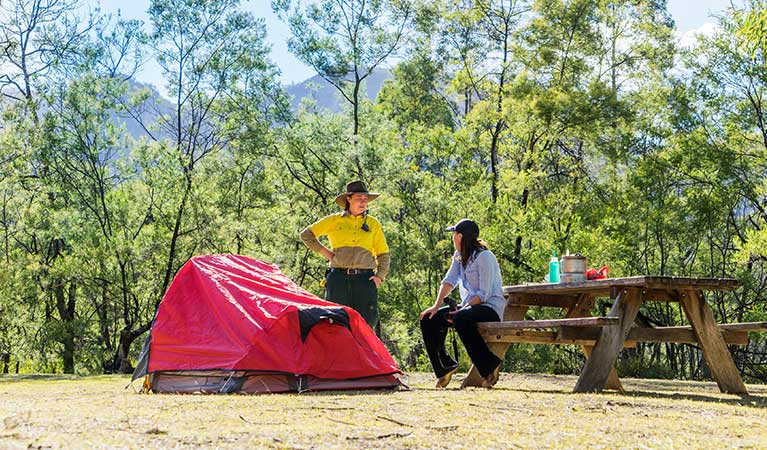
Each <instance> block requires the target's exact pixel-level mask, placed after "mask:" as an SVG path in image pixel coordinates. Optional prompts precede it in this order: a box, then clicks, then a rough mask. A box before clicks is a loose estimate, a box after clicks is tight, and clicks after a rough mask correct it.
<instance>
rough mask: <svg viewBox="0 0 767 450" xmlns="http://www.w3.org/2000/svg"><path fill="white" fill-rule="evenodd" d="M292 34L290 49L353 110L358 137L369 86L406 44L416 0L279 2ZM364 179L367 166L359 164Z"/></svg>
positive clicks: (276, 6) (277, 5) (275, 1)
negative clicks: (366, 84) (370, 79)
mask: <svg viewBox="0 0 767 450" xmlns="http://www.w3.org/2000/svg"><path fill="white" fill-rule="evenodd" d="M272 8H273V9H274V11H275V12H276V13H278V14H279V15H280V17H281V18H282V19H283V20H286V21H287V23H288V25H289V26H290V30H291V38H290V40H289V41H288V48H289V49H290V51H291V52H293V53H294V54H295V55H296V56H297V57H298V59H300V60H301V61H303V62H304V63H306V64H308V65H309V66H311V67H312V68H313V69H314V70H315V71H316V72H317V74H318V75H319V76H321V77H322V78H323V79H324V80H325V81H327V82H328V83H330V84H331V85H332V86H333V87H335V88H336V90H337V91H338V92H339V93H340V94H341V96H342V97H343V98H344V99H345V100H346V101H347V102H348V103H349V105H350V106H351V108H352V134H353V137H352V138H353V139H354V140H355V141H356V139H357V136H358V135H359V132H360V124H361V117H360V111H361V103H362V100H363V99H364V95H363V93H362V92H361V90H362V86H363V82H364V81H365V80H366V79H367V78H368V77H369V76H370V75H371V74H372V73H373V71H374V70H375V69H376V68H378V67H380V66H381V65H382V64H383V63H385V62H386V61H387V60H388V59H390V58H391V57H392V56H394V55H395V54H396V52H397V50H398V49H399V48H400V47H401V46H402V45H403V42H404V41H405V40H406V36H407V31H408V27H409V24H410V22H411V20H412V15H413V8H414V6H413V2H412V1H411V0H394V1H391V0H321V1H320V2H318V3H314V2H308V5H305V6H304V5H302V2H300V1H291V0H273V1H272ZM357 171H358V175H359V176H360V177H362V174H363V172H364V171H363V167H361V166H360V165H359V163H358V167H357Z"/></svg>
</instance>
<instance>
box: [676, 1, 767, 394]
mask: <svg viewBox="0 0 767 450" xmlns="http://www.w3.org/2000/svg"><path fill="white" fill-rule="evenodd" d="M753 4H757V2H754V3H753ZM746 11H748V10H746ZM742 13H743V11H740V12H738V11H730V12H729V13H728V14H727V15H725V16H724V17H722V19H721V20H720V22H719V27H720V29H719V30H718V31H717V32H716V33H714V34H713V35H711V36H701V37H699V40H698V42H697V43H696V44H695V45H694V47H693V48H691V49H690V51H689V52H687V53H686V54H685V59H684V60H685V67H686V72H685V74H684V75H685V77H684V81H685V84H684V85H683V86H682V87H680V88H679V94H678V95H677V96H676V99H675V100H676V104H677V105H678V107H677V108H676V112H677V114H676V116H675V117H674V119H675V121H674V122H673V125H674V127H675V131H676V133H674V135H673V138H674V139H673V143H674V151H673V152H669V153H670V154H669V155H668V156H667V157H666V160H668V161H672V162H673V164H674V171H675V174H678V175H677V176H676V177H675V178H677V179H679V180H680V181H679V185H680V186H679V187H678V188H677V192H678V191H680V190H681V191H682V192H683V193H684V197H685V198H686V199H687V202H688V203H689V205H690V206H689V208H690V210H691V214H689V215H688V217H690V219H689V220H688V221H690V222H692V221H695V222H697V225H698V227H697V229H698V230H699V231H700V233H699V234H698V236H699V237H698V242H699V244H698V245H696V246H694V247H692V248H691V250H693V251H690V252H689V254H688V255H685V256H686V257H687V259H688V260H691V261H694V263H695V266H696V267H695V268H696V271H700V272H703V273H705V274H707V275H712V276H738V278H740V279H741V281H742V282H743V285H744V286H743V289H742V290H739V291H736V293H735V294H734V295H731V296H722V297H717V298H716V299H715V305H716V307H715V308H714V311H715V314H716V315H717V316H718V317H719V318H720V320H721V321H725V322H727V321H733V320H749V321H759V320H763V319H764V303H765V292H767V270H766V268H767V264H765V263H766V262H767V252H765V250H764V248H765V243H766V242H767V234H766V233H765V231H764V230H765V229H766V228H765V227H767V200H765V192H767V182H765V175H766V174H767V111H766V110H765V107H764V104H765V98H767V69H765V67H766V66H765V64H766V61H765V53H764V51H763V48H761V44H760V43H759V40H758V39H754V41H753V43H752V44H750V45H749V44H748V43H747V42H744V41H743V37H742V35H739V34H738V31H739V30H742V29H743V27H744V23H748V22H744V21H743V20H744V19H743V17H744V16H743V15H742ZM752 13H753V14H758V11H757V10H753V11H752ZM677 195H678V194H677ZM765 345H767V343H765V341H764V339H761V338H755V339H753V340H751V342H750V343H749V346H747V347H746V348H745V349H742V350H740V351H739V352H738V353H737V354H736V363H737V364H738V366H739V367H740V368H741V370H743V372H744V373H745V374H746V375H748V376H750V377H753V378H754V379H760V380H764V379H765V378H767V374H765V372H764V370H763V369H762V367H763V365H764V363H765V358H764V356H763V355H764V354H765V352H764V349H765ZM696 356H697V358H698V359H700V355H699V354H696Z"/></svg>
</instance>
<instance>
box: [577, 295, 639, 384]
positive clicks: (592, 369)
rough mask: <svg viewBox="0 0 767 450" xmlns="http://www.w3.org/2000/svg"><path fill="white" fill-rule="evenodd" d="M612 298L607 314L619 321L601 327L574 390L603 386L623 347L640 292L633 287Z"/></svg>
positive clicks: (635, 311) (635, 312) (634, 315)
mask: <svg viewBox="0 0 767 450" xmlns="http://www.w3.org/2000/svg"><path fill="white" fill-rule="evenodd" d="M611 297H613V300H614V301H613V307H612V309H611V310H610V313H609V314H608V316H609V317H618V318H619V319H620V322H619V323H618V325H608V326H604V327H602V333H601V334H600V336H599V339H597V342H596V344H595V345H594V349H593V350H592V352H591V355H590V356H589V357H588V359H587V360H586V364H584V366H583V370H581V375H580V376H579V377H578V382H577V383H576V384H575V389H574V391H575V392H600V391H602V390H603V389H604V388H605V386H606V385H607V380H608V378H609V376H610V371H611V370H612V369H613V366H614V365H615V361H616V360H617V359H618V354H619V353H620V351H621V350H623V343H624V342H625V341H626V334H627V333H628V331H629V328H631V325H632V324H633V323H634V319H635V318H636V315H637V313H638V312H639V306H640V305H641V304H642V292H641V290H640V289H636V288H626V289H623V290H620V291H618V292H617V295H612V296H611Z"/></svg>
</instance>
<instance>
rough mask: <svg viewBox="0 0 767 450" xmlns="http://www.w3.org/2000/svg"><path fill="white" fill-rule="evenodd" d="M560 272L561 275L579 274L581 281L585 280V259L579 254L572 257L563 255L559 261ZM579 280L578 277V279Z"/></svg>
mask: <svg viewBox="0 0 767 450" xmlns="http://www.w3.org/2000/svg"><path fill="white" fill-rule="evenodd" d="M560 270H561V271H562V274H565V273H570V274H581V275H583V279H584V280H585V279H586V257H585V256H581V254H580V253H575V254H573V255H565V256H563V257H562V259H561V261H560ZM578 278H579V277H578Z"/></svg>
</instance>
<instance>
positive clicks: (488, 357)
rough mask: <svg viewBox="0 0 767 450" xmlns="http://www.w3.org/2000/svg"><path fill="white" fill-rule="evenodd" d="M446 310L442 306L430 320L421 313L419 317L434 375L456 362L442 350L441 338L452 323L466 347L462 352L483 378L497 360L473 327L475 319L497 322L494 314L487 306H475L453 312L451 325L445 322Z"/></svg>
mask: <svg viewBox="0 0 767 450" xmlns="http://www.w3.org/2000/svg"><path fill="white" fill-rule="evenodd" d="M449 311H450V307H449V306H444V307H442V308H440V309H439V310H438V311H437V314H435V315H434V317H432V318H431V319H429V316H425V317H424V318H423V320H421V333H422V334H423V341H424V344H425V345H426V352H427V353H428V354H429V360H431V367H432V368H433V369H434V374H435V375H437V377H438V378H439V377H441V376H442V375H445V374H446V373H448V372H449V371H451V370H452V369H453V368H454V367H455V366H457V364H458V363H457V361H453V358H451V357H450V355H448V354H447V351H445V337H446V336H447V330H448V328H450V327H451V326H452V327H453V328H455V331H456V332H457V333H458V336H459V337H460V338H461V342H463V346H464V347H466V352H467V353H468V354H469V358H471V362H472V363H474V366H475V367H476V368H477V370H478V371H479V374H480V375H482V376H483V377H487V376H488V375H490V373H492V371H493V370H495V368H496V367H498V365H499V364H500V363H501V359H500V358H498V357H497V356H495V353H493V352H492V351H490V348H489V347H488V346H487V344H486V343H485V340H484V339H482V335H480V334H479V330H477V322H498V321H500V318H499V317H498V314H497V313H496V312H495V310H494V309H493V308H491V307H489V306H487V305H476V306H472V307H471V308H467V309H463V310H461V311H459V312H457V313H456V314H454V315H453V316H452V317H453V323H452V324H451V323H450V322H448V312H449Z"/></svg>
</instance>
